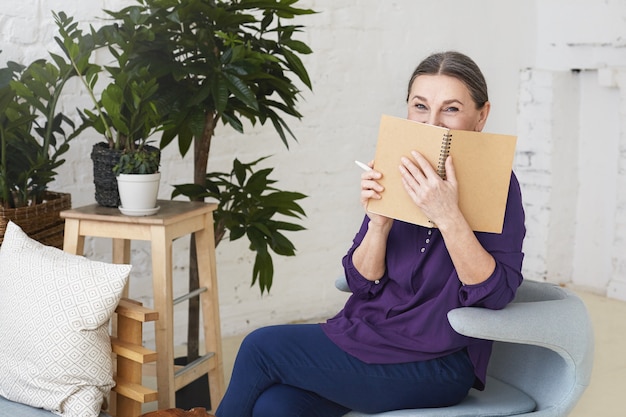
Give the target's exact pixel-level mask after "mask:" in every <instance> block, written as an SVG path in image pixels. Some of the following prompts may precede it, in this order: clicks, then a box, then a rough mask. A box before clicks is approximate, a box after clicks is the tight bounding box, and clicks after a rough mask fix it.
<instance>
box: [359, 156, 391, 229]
mask: <svg viewBox="0 0 626 417" xmlns="http://www.w3.org/2000/svg"><path fill="white" fill-rule="evenodd" d="M367 165H368V166H369V167H370V168H372V170H371V171H365V172H364V173H363V174H361V205H362V206H363V208H364V209H365V212H366V213H367V216H368V217H369V219H370V223H373V224H376V225H379V226H385V225H388V224H389V223H391V222H392V221H393V219H391V218H389V217H385V216H381V215H380V214H375V213H371V212H369V211H367V203H368V201H369V200H370V199H375V200H380V199H381V198H382V197H381V195H380V193H382V192H383V191H384V189H385V188H384V187H383V186H382V185H380V183H379V182H378V180H379V179H381V178H382V176H383V174H381V173H380V172H378V171H376V170H375V169H374V168H373V167H374V161H370V163H369V164H367Z"/></svg>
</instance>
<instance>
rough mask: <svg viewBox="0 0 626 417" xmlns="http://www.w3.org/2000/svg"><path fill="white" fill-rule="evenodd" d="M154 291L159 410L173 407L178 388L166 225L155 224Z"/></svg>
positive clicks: (169, 257)
mask: <svg viewBox="0 0 626 417" xmlns="http://www.w3.org/2000/svg"><path fill="white" fill-rule="evenodd" d="M151 235H152V290H153V292H154V310H156V311H157V312H158V313H159V319H158V320H157V321H156V323H155V326H154V327H155V339H156V351H157V364H156V367H157V391H158V392H159V409H166V408H173V407H174V403H175V402H176V396H175V393H176V391H175V389H174V307H173V303H172V300H173V289H172V239H171V238H169V236H167V233H166V231H165V228H164V227H157V226H153V227H152V233H151Z"/></svg>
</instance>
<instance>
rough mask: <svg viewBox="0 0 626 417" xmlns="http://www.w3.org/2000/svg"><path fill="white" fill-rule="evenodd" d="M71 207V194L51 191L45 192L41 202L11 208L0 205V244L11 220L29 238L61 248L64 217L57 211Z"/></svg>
mask: <svg viewBox="0 0 626 417" xmlns="http://www.w3.org/2000/svg"><path fill="white" fill-rule="evenodd" d="M71 207H72V197H71V194H67V193H55V192H52V191H48V192H46V195H45V201H44V202H43V203H41V204H37V205H34V206H29V207H19V208H12V209H5V208H2V207H0V244H1V243H2V241H3V240H4V232H5V230H6V228H7V224H8V223H9V220H11V221H12V222H13V223H15V224H17V225H18V226H20V227H21V228H22V230H23V231H24V233H26V234H27V235H28V236H30V237H31V238H33V239H35V240H37V241H39V242H41V243H43V244H44V245H48V246H54V247H56V248H59V249H62V248H63V230H64V229H65V219H62V218H61V216H60V215H59V213H60V212H61V211H63V210H67V209H69V208H71Z"/></svg>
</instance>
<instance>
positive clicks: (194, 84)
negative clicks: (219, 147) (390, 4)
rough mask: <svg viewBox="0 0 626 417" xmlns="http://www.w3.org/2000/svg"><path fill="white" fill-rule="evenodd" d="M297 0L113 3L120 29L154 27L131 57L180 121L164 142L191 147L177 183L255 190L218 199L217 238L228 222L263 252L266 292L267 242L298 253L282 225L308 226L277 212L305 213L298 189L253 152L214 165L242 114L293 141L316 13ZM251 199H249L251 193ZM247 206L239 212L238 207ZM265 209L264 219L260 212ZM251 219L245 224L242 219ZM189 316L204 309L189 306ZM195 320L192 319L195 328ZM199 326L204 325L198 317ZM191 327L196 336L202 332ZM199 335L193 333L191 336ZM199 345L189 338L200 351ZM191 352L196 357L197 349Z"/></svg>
mask: <svg viewBox="0 0 626 417" xmlns="http://www.w3.org/2000/svg"><path fill="white" fill-rule="evenodd" d="M297 2H298V0H224V1H220V0H137V4H135V5H132V6H129V7H126V8H124V9H122V10H119V11H107V13H108V14H109V15H110V16H111V17H112V18H114V19H115V20H116V23H115V24H117V25H118V26H117V27H118V28H119V30H122V31H137V30H139V29H141V30H142V31H145V29H149V30H150V31H151V32H152V35H153V37H152V38H151V39H150V40H149V41H146V42H140V43H137V44H136V45H135V47H136V50H135V54H134V55H133V56H131V57H130V59H131V61H132V60H134V61H135V62H136V64H137V65H138V66H146V65H149V66H150V68H151V71H154V72H155V73H156V74H157V75H158V83H159V94H160V99H161V100H163V103H166V104H167V105H168V106H169V109H168V111H169V115H170V120H171V121H172V123H171V124H170V125H169V126H167V127H166V129H165V131H164V134H163V136H162V140H161V147H162V148H163V147H165V146H167V145H168V144H170V143H171V142H173V141H174V140H175V139H177V141H178V148H179V150H180V153H181V155H182V156H185V155H186V154H187V153H188V151H189V150H190V149H192V148H193V160H194V178H193V183H191V184H185V185H181V186H179V187H177V189H176V193H182V194H185V195H187V196H188V197H189V198H190V199H192V200H203V199H204V197H206V196H216V197H218V198H220V197H221V198H228V197H230V198H235V197H236V196H239V197H240V198H247V197H246V196H249V197H250V198H254V200H252V201H251V202H252V203H254V206H255V207H256V209H255V210H250V209H249V208H250V207H251V204H239V205H236V206H235V205H234V204H233V203H232V201H231V202H230V203H229V202H226V201H222V200H220V207H219V208H218V210H217V211H216V213H215V219H216V225H215V235H216V244H217V243H219V242H220V241H221V239H222V238H223V237H224V236H225V234H226V231H227V230H228V231H229V232H230V236H229V237H230V239H231V240H234V239H237V238H240V237H242V236H244V235H245V236H247V237H248V239H249V240H250V249H251V250H253V251H255V252H256V258H255V264H254V268H253V273H252V275H253V276H252V284H253V285H254V283H255V282H256V283H258V285H259V287H260V289H261V292H264V291H266V290H269V289H270V287H271V284H272V277H273V265H272V258H271V255H270V253H269V251H268V248H271V249H272V250H273V251H274V252H276V253H278V254H280V255H293V254H294V253H295V252H294V250H295V248H294V247H293V245H291V242H289V240H288V239H287V238H286V237H284V236H283V235H282V234H281V232H280V231H281V230H286V231H294V230H299V229H302V227H301V226H299V225H297V224H294V223H289V222H284V221H282V222H281V221H277V220H272V218H271V217H272V216H273V214H281V215H285V216H291V217H300V216H302V215H304V211H303V209H302V207H300V205H299V204H298V203H297V200H299V199H301V198H304V197H305V196H304V195H303V194H301V193H297V192H287V191H280V190H276V189H275V188H273V187H272V186H271V184H272V183H273V182H274V181H273V180H269V178H268V175H269V173H270V172H271V170H269V171H268V170H263V171H259V172H258V173H254V172H253V166H254V165H255V164H256V162H258V161H255V162H253V163H250V164H242V163H241V162H239V161H237V160H236V161H234V165H233V170H232V172H231V173H230V174H228V173H207V167H208V160H209V154H210V150H211V142H212V139H213V137H214V136H215V133H216V130H217V128H218V124H219V122H220V121H221V122H222V125H224V126H230V127H231V128H233V129H235V130H236V131H238V132H241V133H243V132H244V119H246V120H248V121H249V122H250V123H251V124H252V125H256V124H257V123H260V124H261V125H264V124H265V123H266V122H267V121H270V122H271V123H272V125H273V127H274V129H275V131H276V133H277V136H278V137H279V138H280V139H281V141H282V142H283V143H284V144H285V146H287V147H288V145H289V138H290V137H291V138H293V139H295V136H294V135H293V133H292V131H291V130H290V129H289V127H288V125H287V123H286V122H285V120H284V119H283V117H284V116H285V115H287V116H291V117H295V118H297V119H300V118H301V117H302V115H301V114H300V113H299V112H298V110H297V109H296V104H297V100H298V98H299V95H300V93H301V90H300V87H299V85H301V86H303V87H306V88H309V89H311V80H310V79H309V75H308V73H307V71H306V69H305V67H304V65H303V63H302V61H301V59H300V58H299V56H298V55H302V54H309V53H311V49H310V48H309V46H307V45H306V44H305V43H304V42H302V41H300V40H297V39H295V35H297V34H298V33H299V32H301V31H302V29H303V27H302V26H301V25H297V24H293V23H292V22H291V21H292V20H293V19H294V18H295V17H296V16H301V15H308V14H312V13H315V12H314V11H313V10H310V9H305V8H299V7H296V3H297ZM259 186H260V187H261V188H260V189H256V191H255V193H241V192H239V191H240V190H242V189H245V187H257V188H258V187H259ZM248 203H250V202H248ZM233 208H236V209H240V210H241V211H240V212H239V213H238V216H232V211H230V210H231V209H233ZM259 219H261V221H259ZM242 226H243V227H242ZM196 256H197V255H196V253H195V246H194V245H193V239H192V248H191V255H190V265H191V271H190V289H193V288H197V286H198V283H197V274H195V273H194V271H193V265H196V261H195V260H196ZM191 310H194V306H193V305H190V321H191V320H192V317H194V316H196V315H197V313H195V312H193V311H191ZM192 327H194V326H193V324H192V323H190V326H189V328H190V332H191V331H193V330H192ZM195 327H196V328H197V326H195ZM196 338H197V337H196V336H195V335H190V340H193V339H196ZM190 343H191V342H190ZM194 349H195V347H194V346H189V350H190V352H193V351H194ZM189 356H190V359H192V358H193V357H194V355H193V353H189Z"/></svg>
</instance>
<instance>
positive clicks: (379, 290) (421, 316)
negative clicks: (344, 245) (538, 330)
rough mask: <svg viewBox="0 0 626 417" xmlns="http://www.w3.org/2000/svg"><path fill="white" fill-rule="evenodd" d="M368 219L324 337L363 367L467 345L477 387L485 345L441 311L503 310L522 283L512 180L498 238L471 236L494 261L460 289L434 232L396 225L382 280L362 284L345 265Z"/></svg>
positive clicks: (518, 202) (520, 217)
mask: <svg viewBox="0 0 626 417" xmlns="http://www.w3.org/2000/svg"><path fill="white" fill-rule="evenodd" d="M368 221H369V219H368V217H367V216H366V217H365V219H364V221H363V223H362V225H361V228H360V230H359V232H358V233H357V235H356V237H355V238H354V241H353V245H352V247H351V248H350V250H349V251H348V253H347V254H346V256H345V257H344V258H343V266H344V269H345V275H346V280H347V282H348V285H349V287H350V289H351V291H352V295H351V296H350V298H349V299H348V301H347V302H346V304H345V306H344V308H343V310H341V311H340V312H339V313H338V314H337V315H336V316H335V317H333V318H332V319H330V320H328V321H327V322H326V323H323V324H322V328H323V330H324V332H325V333H326V335H327V336H328V337H329V338H330V339H331V340H332V341H333V342H334V343H336V344H337V345H338V346H339V347H341V348H342V349H343V350H344V351H346V352H348V353H349V354H351V355H353V356H355V357H357V358H359V359H361V360H362V361H364V362H367V363H402V362H413V361H420V360H428V359H433V358H437V357H441V356H445V355H447V354H450V353H453V352H456V351H459V350H461V349H465V348H467V352H468V354H469V357H470V359H471V361H472V363H473V365H474V372H475V374H476V378H477V379H476V382H475V385H474V386H475V387H476V388H478V389H484V384H485V378H486V373H487V363H488V361H489V356H490V354H491V346H492V342H491V341H487V340H481V339H474V338H470V337H467V336H462V335H460V334H458V333H457V332H455V331H454V330H453V329H452V327H451V326H450V323H449V322H448V318H447V313H448V311H450V310H452V309H454V308H457V307H466V306H479V307H485V308H490V309H501V308H504V307H505V306H506V305H507V304H508V303H509V302H510V301H511V300H512V299H513V297H514V296H515V292H516V290H517V288H518V287H519V285H520V284H521V282H522V273H521V268H522V259H523V257H524V255H523V253H522V241H523V239H524V235H525V233H526V228H525V226H524V209H523V207H522V198H521V193H520V188H519V183H518V181H517V178H516V177H515V175H514V174H512V175H511V184H510V187H509V195H508V200H507V207H506V214H505V219H504V226H503V230H502V234H495V233H476V237H477V238H478V240H479V241H480V243H481V244H482V246H483V247H484V248H485V249H486V250H487V251H488V252H489V253H490V254H491V255H492V256H493V257H494V258H495V260H496V268H495V270H494V271H493V274H492V275H491V276H490V277H489V278H488V279H487V280H486V281H484V282H482V283H480V284H476V285H462V283H461V281H459V277H458V275H457V273H456V270H455V269H454V266H453V264H452V260H451V259H450V255H449V254H448V250H447V249H446V246H445V244H444V241H443V237H442V236H441V233H440V232H439V230H438V229H430V228H426V227H421V226H416V225H413V224H409V223H404V222H401V221H394V223H393V226H392V228H391V231H390V232H389V237H388V240H387V254H386V266H387V270H386V271H385V274H384V276H383V277H381V279H380V280H378V281H376V282H372V281H368V280H367V279H365V278H364V277H363V276H362V275H361V274H360V273H359V272H358V271H357V269H356V268H355V267H354V264H353V263H352V254H353V253H354V250H355V249H356V248H357V247H358V246H359V244H360V243H361V240H362V239H363V236H364V235H365V232H366V231H367V223H368Z"/></svg>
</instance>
